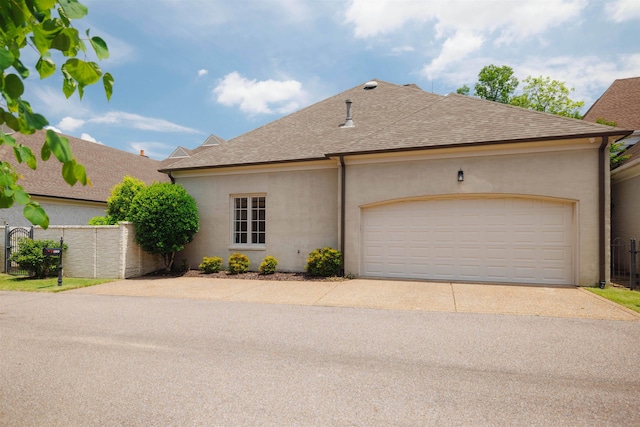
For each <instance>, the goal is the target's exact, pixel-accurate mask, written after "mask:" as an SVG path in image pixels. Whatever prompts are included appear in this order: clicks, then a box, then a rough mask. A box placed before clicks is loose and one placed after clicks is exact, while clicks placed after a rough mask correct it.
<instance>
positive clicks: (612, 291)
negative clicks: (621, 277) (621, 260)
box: [585, 287, 640, 313]
mask: <svg viewBox="0 0 640 427" xmlns="http://www.w3.org/2000/svg"><path fill="white" fill-rule="evenodd" d="M585 289H586V290H588V291H591V292H593V293H594V294H597V295H600V296H601V297H604V298H606V299H608V300H611V301H613V302H615V303H618V304H620V305H623V306H625V307H627V308H630V309H631V310H634V311H637V312H638V313H640V292H639V291H632V290H629V289H626V288H613V287H609V288H605V289H600V288H585Z"/></svg>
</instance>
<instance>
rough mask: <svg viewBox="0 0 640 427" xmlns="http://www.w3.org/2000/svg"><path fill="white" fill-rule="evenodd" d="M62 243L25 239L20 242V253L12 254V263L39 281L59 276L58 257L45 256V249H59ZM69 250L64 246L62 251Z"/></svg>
mask: <svg viewBox="0 0 640 427" xmlns="http://www.w3.org/2000/svg"><path fill="white" fill-rule="evenodd" d="M59 247H60V242H56V241H55V240H31V239H29V238H26V237H23V238H21V239H20V240H19V242H18V251H17V252H14V253H12V254H11V257H10V258H9V259H10V260H11V261H13V262H15V263H16V264H18V266H19V267H20V268H21V269H22V270H27V271H28V272H29V276H31V277H37V278H39V279H42V278H45V277H47V276H55V275H56V274H58V261H59V260H60V258H59V257H57V256H45V255H43V254H42V249H44V248H59ZM65 250H67V245H66V244H63V245H62V251H63V252H64V251H65Z"/></svg>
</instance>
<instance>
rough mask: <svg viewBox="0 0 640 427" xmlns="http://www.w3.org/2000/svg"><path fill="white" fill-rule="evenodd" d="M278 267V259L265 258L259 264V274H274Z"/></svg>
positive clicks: (269, 256)
mask: <svg viewBox="0 0 640 427" xmlns="http://www.w3.org/2000/svg"><path fill="white" fill-rule="evenodd" d="M277 266H278V259H277V258H276V257H273V256H271V255H268V256H266V257H265V258H264V259H263V260H262V263H261V264H260V269H259V271H260V274H273V273H275V272H276V267H277Z"/></svg>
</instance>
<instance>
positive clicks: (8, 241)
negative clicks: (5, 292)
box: [4, 225, 33, 275]
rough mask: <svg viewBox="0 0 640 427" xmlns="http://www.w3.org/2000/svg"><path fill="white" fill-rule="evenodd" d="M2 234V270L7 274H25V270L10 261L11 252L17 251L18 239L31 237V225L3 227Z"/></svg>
mask: <svg viewBox="0 0 640 427" xmlns="http://www.w3.org/2000/svg"><path fill="white" fill-rule="evenodd" d="M4 230H5V234H4V262H5V266H4V271H5V272H6V273H7V274H13V275H26V274H27V273H28V272H27V271H26V270H22V269H20V267H19V266H18V264H17V263H16V262H14V261H11V259H10V257H11V254H12V253H14V252H18V246H19V243H20V239H23V238H24V239H33V227H9V226H8V225H7V226H6V227H5V229H4Z"/></svg>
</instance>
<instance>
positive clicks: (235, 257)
mask: <svg viewBox="0 0 640 427" xmlns="http://www.w3.org/2000/svg"><path fill="white" fill-rule="evenodd" d="M250 263H251V262H250V261H249V257H248V256H246V255H244V254H241V253H238V252H236V253H233V254H231V256H229V274H240V273H246V272H247V271H249V264H250Z"/></svg>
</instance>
